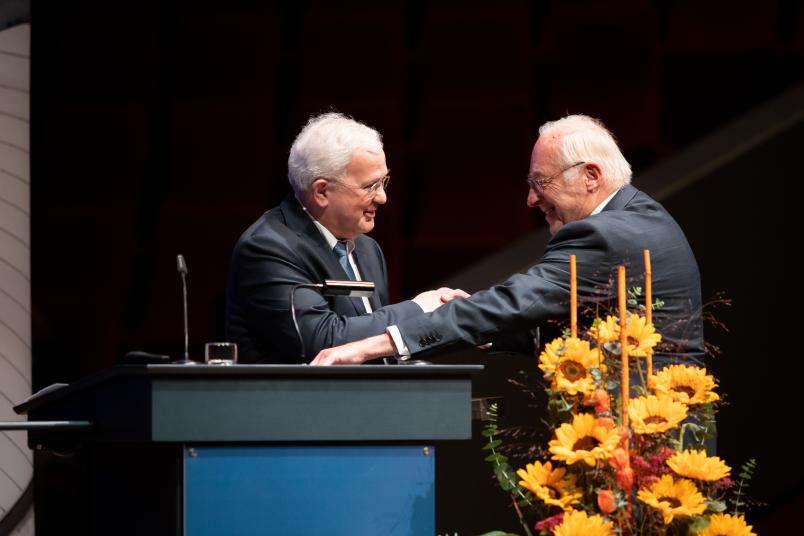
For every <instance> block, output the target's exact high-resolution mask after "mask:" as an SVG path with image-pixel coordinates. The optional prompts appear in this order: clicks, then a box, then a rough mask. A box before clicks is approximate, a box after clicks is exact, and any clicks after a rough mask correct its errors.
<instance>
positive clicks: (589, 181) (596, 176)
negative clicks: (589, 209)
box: [583, 162, 603, 193]
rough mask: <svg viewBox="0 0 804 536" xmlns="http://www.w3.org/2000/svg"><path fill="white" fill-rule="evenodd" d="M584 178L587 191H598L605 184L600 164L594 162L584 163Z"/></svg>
mask: <svg viewBox="0 0 804 536" xmlns="http://www.w3.org/2000/svg"><path fill="white" fill-rule="evenodd" d="M583 179H584V184H585V185H586V191H587V192H589V193H595V192H597V191H598V190H599V189H600V188H601V187H602V186H603V177H602V170H601V169H600V166H598V165H597V164H595V163H594V162H589V163H587V164H584V166H583Z"/></svg>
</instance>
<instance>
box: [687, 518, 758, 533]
mask: <svg viewBox="0 0 804 536" xmlns="http://www.w3.org/2000/svg"><path fill="white" fill-rule="evenodd" d="M751 529H752V527H751V525H746V524H745V519H743V516H732V515H729V514H713V515H712V516H711V517H710V518H709V526H708V527H706V528H705V529H704V530H702V531H701V532H699V533H698V536H757V533H756V532H754V531H752V530H751Z"/></svg>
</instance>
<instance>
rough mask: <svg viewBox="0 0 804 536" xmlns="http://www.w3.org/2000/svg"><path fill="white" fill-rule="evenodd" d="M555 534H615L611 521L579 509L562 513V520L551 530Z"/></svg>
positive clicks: (586, 535) (571, 535)
mask: <svg viewBox="0 0 804 536" xmlns="http://www.w3.org/2000/svg"><path fill="white" fill-rule="evenodd" d="M553 534H554V535H555V536H615V533H614V525H613V524H612V523H611V521H606V519H605V518H603V517H600V516H599V515H597V514H595V515H591V516H590V515H587V514H586V512H583V511H581V510H573V511H572V512H567V513H565V514H564V520H563V521H562V522H561V524H560V525H559V526H557V527H556V528H555V530H554V531H553Z"/></svg>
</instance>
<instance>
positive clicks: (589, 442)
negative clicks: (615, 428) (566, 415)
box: [572, 436, 600, 450]
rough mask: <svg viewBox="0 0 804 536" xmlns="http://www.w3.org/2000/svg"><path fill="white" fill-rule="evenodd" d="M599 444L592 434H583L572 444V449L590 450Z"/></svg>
mask: <svg viewBox="0 0 804 536" xmlns="http://www.w3.org/2000/svg"><path fill="white" fill-rule="evenodd" d="M598 445H600V441H598V440H597V439H595V438H594V437H592V436H584V437H582V438H580V439H579V440H578V441H576V442H575V444H574V445H572V450H592V449H593V448H595V447H596V446H598Z"/></svg>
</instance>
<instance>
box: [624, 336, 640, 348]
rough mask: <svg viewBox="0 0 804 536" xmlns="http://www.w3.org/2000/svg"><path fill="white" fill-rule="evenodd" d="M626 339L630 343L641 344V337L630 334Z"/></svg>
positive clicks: (632, 344)
mask: <svg viewBox="0 0 804 536" xmlns="http://www.w3.org/2000/svg"><path fill="white" fill-rule="evenodd" d="M626 340H627V341H628V344H630V345H631V346H639V339H637V338H636V337H634V336H632V335H629V336H628V338H627V339H626Z"/></svg>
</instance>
